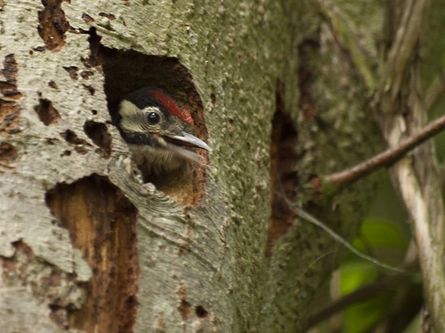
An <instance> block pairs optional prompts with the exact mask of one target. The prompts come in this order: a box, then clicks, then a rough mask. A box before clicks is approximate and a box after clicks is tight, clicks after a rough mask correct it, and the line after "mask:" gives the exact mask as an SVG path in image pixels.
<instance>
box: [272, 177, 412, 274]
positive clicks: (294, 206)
mask: <svg viewBox="0 0 445 333" xmlns="http://www.w3.org/2000/svg"><path fill="white" fill-rule="evenodd" d="M278 186H279V187H278V190H277V194H278V195H279V196H280V197H281V199H282V200H283V201H284V202H285V203H286V205H287V207H288V208H289V209H290V210H291V211H292V212H293V213H294V214H295V215H296V216H298V217H299V218H300V219H302V220H304V221H306V222H309V223H310V224H312V225H314V226H316V227H318V228H320V229H321V230H323V231H324V232H326V233H327V234H328V235H329V236H331V237H332V238H333V239H334V240H336V241H337V242H338V243H339V244H341V245H343V246H344V247H345V248H346V249H348V250H349V251H350V252H351V253H353V254H355V255H356V256H357V257H359V258H362V259H364V260H366V261H368V262H370V263H373V264H374V265H376V266H379V267H382V268H384V269H387V270H390V271H394V272H397V273H406V272H405V270H403V269H402V268H399V267H394V266H391V265H388V264H385V263H383V262H381V261H380V260H378V259H376V258H373V257H371V256H368V255H367V254H364V253H363V252H360V251H359V250H357V249H356V248H355V247H354V246H352V245H351V244H350V243H349V242H348V241H347V240H346V239H344V238H343V237H342V236H340V235H339V234H338V233H336V232H335V231H334V230H332V229H331V228H330V227H328V226H327V225H326V224H324V223H323V222H322V221H320V220H319V219H317V218H316V217H315V216H312V215H311V214H309V213H307V212H306V211H304V210H303V209H302V208H301V207H298V205H297V204H295V203H293V202H292V201H291V200H290V199H289V198H288V197H287V195H286V193H285V192H284V189H283V184H282V183H281V182H278Z"/></svg>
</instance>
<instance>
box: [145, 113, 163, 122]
mask: <svg viewBox="0 0 445 333" xmlns="http://www.w3.org/2000/svg"><path fill="white" fill-rule="evenodd" d="M160 120H161V116H159V114H158V113H156V112H149V113H148V114H147V121H148V122H149V123H150V124H151V125H156V124H157V123H159V121H160Z"/></svg>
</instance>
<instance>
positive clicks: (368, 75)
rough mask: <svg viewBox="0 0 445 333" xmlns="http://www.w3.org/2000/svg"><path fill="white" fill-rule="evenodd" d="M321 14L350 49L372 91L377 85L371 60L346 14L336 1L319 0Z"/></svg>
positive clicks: (356, 65)
mask: <svg viewBox="0 0 445 333" xmlns="http://www.w3.org/2000/svg"><path fill="white" fill-rule="evenodd" d="M318 5H319V6H320V11H321V14H322V15H323V16H324V17H325V19H326V21H327V22H328V23H329V26H330V28H331V31H332V33H333V34H334V36H336V38H337V40H339V41H340V42H341V43H342V44H343V45H342V46H343V47H344V48H345V49H346V50H347V51H348V53H349V56H350V57H351V59H352V61H353V62H354V65H355V68H356V69H357V71H358V73H359V74H360V76H361V77H362V79H363V82H364V83H365V85H366V87H367V88H368V90H369V91H372V90H373V89H374V88H375V86H376V81H377V80H376V78H375V75H374V73H373V71H372V69H371V66H370V64H369V63H370V60H369V59H368V58H367V56H366V54H365V53H364V52H363V51H362V48H361V46H360V44H359V42H358V38H357V37H356V36H355V34H354V33H352V31H351V28H350V27H349V24H348V19H347V17H346V15H342V13H341V12H340V9H339V8H338V7H337V6H335V4H334V3H332V2H331V1H327V0H319V1H318Z"/></svg>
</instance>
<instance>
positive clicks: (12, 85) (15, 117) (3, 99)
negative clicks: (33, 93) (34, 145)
mask: <svg viewBox="0 0 445 333" xmlns="http://www.w3.org/2000/svg"><path fill="white" fill-rule="evenodd" d="M17 72H18V65H17V62H16V60H15V56H14V54H8V55H7V56H6V57H5V59H4V60H3V68H2V70H1V72H0V73H1V74H2V77H3V78H0V167H5V168H7V169H10V168H13V166H12V165H11V163H13V162H14V161H15V160H16V159H17V157H18V153H17V149H16V147H15V146H14V145H13V144H12V143H10V142H6V141H4V140H5V139H8V138H9V137H10V136H11V135H14V134H15V133H18V132H20V124H19V115H20V106H19V100H20V98H21V97H22V94H21V93H20V92H19V91H18V89H17Z"/></svg>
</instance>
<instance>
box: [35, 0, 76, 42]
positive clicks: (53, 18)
mask: <svg viewBox="0 0 445 333" xmlns="http://www.w3.org/2000/svg"><path fill="white" fill-rule="evenodd" d="M62 2H63V0H42V4H43V6H44V8H43V10H41V11H39V13H38V18H39V26H38V27H37V30H38V32H39V35H40V37H41V38H42V39H43V41H44V42H45V45H46V47H47V48H48V49H49V50H52V51H58V50H60V49H61V48H62V47H63V45H64V44H65V32H66V31H67V30H68V29H69V24H68V21H67V20H66V18H65V13H64V12H63V10H62V8H61V5H62Z"/></svg>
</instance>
